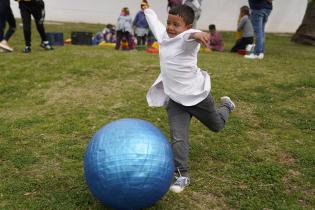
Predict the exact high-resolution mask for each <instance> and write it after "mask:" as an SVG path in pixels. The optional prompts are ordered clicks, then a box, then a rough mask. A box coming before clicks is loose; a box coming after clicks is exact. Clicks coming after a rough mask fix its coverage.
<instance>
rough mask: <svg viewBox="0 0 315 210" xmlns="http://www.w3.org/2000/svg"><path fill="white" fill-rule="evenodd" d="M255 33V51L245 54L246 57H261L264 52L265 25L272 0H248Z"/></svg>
mask: <svg viewBox="0 0 315 210" xmlns="http://www.w3.org/2000/svg"><path fill="white" fill-rule="evenodd" d="M248 3H249V6H250V9H251V21H252V25H253V28H254V33H255V45H256V46H255V52H254V53H252V54H249V55H245V58H248V59H263V58H264V52H265V25H266V23H267V21H268V17H269V15H270V13H271V11H272V0H248Z"/></svg>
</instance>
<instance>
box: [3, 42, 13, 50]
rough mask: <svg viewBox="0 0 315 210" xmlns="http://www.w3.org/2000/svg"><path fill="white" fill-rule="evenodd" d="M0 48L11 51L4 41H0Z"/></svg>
mask: <svg viewBox="0 0 315 210" xmlns="http://www.w3.org/2000/svg"><path fill="white" fill-rule="evenodd" d="M0 48H1V49H3V50H5V51H7V52H12V51H13V49H12V48H11V47H10V46H9V45H8V44H7V43H6V42H4V41H2V42H0Z"/></svg>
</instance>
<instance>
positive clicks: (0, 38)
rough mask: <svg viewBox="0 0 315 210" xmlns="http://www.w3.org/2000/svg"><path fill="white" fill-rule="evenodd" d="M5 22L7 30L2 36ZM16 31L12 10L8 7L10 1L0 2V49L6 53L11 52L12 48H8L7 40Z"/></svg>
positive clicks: (2, 0) (3, 0)
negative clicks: (7, 26) (7, 25)
mask: <svg viewBox="0 0 315 210" xmlns="http://www.w3.org/2000/svg"><path fill="white" fill-rule="evenodd" d="M6 22H7V23H8V24H9V28H8V30H7V31H6V33H5V34H4V30H5V25H6ZM15 29H16V22H15V18H14V15H13V13H12V9H11V7H10V0H1V1H0V49H2V50H4V51H6V52H12V51H13V49H12V47H10V46H9V43H8V41H9V39H10V38H11V37H12V35H13V34H14V32H15Z"/></svg>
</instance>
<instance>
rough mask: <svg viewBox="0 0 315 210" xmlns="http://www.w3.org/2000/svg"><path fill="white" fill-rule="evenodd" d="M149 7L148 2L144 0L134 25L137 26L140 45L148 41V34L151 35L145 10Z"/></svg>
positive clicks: (136, 32) (136, 31)
mask: <svg viewBox="0 0 315 210" xmlns="http://www.w3.org/2000/svg"><path fill="white" fill-rule="evenodd" d="M147 7H148V2H147V1H146V0H144V1H143V2H142V3H141V10H140V11H139V12H138V13H137V15H136V17H135V19H134V21H133V26H134V27H135V35H136V38H137V44H138V45H145V44H146V41H147V36H148V35H149V25H148V22H147V20H146V19H145V15H144V12H143V11H144V10H145V9H146V8H147Z"/></svg>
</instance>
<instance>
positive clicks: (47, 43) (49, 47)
mask: <svg viewBox="0 0 315 210" xmlns="http://www.w3.org/2000/svg"><path fill="white" fill-rule="evenodd" d="M40 46H41V47H42V48H44V49H45V50H53V48H52V46H51V45H50V44H49V42H48V41H44V42H42V43H41V44H40Z"/></svg>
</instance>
